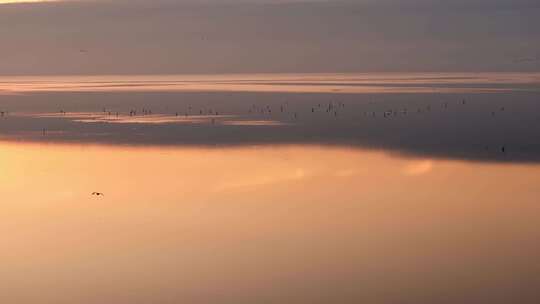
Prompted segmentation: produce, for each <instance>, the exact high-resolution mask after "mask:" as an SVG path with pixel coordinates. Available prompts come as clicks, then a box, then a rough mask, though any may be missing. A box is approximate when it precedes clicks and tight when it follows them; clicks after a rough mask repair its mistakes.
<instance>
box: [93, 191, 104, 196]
mask: <svg viewBox="0 0 540 304" xmlns="http://www.w3.org/2000/svg"><path fill="white" fill-rule="evenodd" d="M92 195H94V196H105V194H103V193H101V192H92Z"/></svg>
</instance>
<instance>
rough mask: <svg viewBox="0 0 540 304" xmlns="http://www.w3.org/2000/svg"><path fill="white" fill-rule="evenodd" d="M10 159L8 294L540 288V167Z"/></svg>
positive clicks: (251, 151)
mask: <svg viewBox="0 0 540 304" xmlns="http://www.w3.org/2000/svg"><path fill="white" fill-rule="evenodd" d="M0 165H1V167H2V175H0V192H1V193H2V203H1V204H0V227H1V228H2V231H3V232H4V233H3V236H2V239H1V243H0V245H1V250H0V260H1V261H2V271H1V273H0V281H1V282H2V284H1V285H0V299H1V300H2V302H5V303H179V302H186V303H253V302H264V303H291V302H294V303H329V302H334V303H335V302H342V303H359V302H361V301H367V302H369V303H418V302H423V303H439V302H443V303H446V302H447V303H450V302H452V303H456V302H461V303H480V302H479V301H486V302H484V303H499V302H500V303H503V302H508V301H514V300H515V299H520V300H521V302H526V301H527V300H530V299H534V295H535V293H536V287H537V286H538V284H539V283H540V277H539V276H538V274H539V273H540V265H539V264H538V258H537V257H538V256H539V255H540V247H539V246H538V242H537V241H538V238H539V237H540V212H539V211H540V210H539V209H540V206H539V205H538V198H539V197H540V188H539V187H538V182H539V181H540V166H538V165H530V164H528V165H520V164H510V163H505V164H497V163H471V162H461V161H450V160H442V159H430V158H414V159H410V158H401V157H396V156H391V155H388V154H387V153H385V152H384V151H366V150H362V149H357V148H340V147H333V148H331V147H321V146H312V145H280V146H244V147H236V148H186V147H184V148H182V147H168V148H165V147H158V146H156V147H130V146H107V145H88V144H84V145H77V144H73V145H63V144H27V143H13V142H4V143H1V144H0ZM94 191H99V192H103V193H104V194H105V196H103V197H96V196H92V195H91V193H92V192H94ZM531 303H532V302H531Z"/></svg>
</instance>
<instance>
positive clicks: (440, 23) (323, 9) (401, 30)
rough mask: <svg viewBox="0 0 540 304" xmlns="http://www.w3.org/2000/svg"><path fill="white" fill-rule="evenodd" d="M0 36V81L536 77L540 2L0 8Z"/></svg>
mask: <svg viewBox="0 0 540 304" xmlns="http://www.w3.org/2000/svg"><path fill="white" fill-rule="evenodd" d="M0 2H12V1H0ZM25 2H27V1H25ZM0 41H1V45H2V46H1V48H0V56H1V57H0V58H1V59H2V60H0V74H1V75H15V74H17V75H39V74H54V75H57V74H189V73H265V72H297V73H301V72H372V71H378V72H380V71H396V72H407V71H473V72H477V71H540V2H539V1H536V0H453V1H447V0H408V1H400V0H364V1H362V0H358V1H352V0H349V1H347V0H335V1H330V0H329V1H323V0H320V1H315V0H312V1H300V0H297V1H293V0H251V1H250V0H220V1H218V0H204V1H186V0H184V1H182V0H180V1H174V0H152V1H143V0H129V1H128V0H95V1H91V0H87V1H59V2H52V3H24V4H21V3H19V4H2V5H0Z"/></svg>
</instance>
